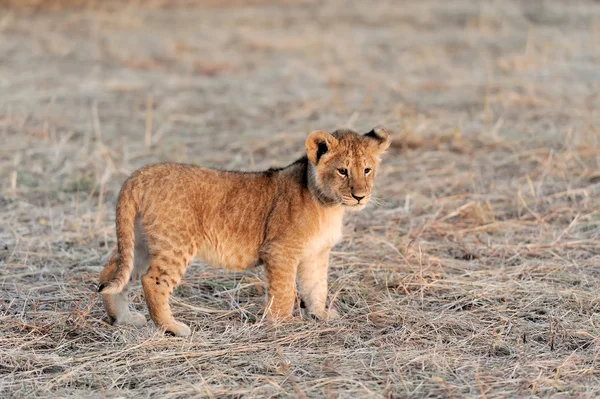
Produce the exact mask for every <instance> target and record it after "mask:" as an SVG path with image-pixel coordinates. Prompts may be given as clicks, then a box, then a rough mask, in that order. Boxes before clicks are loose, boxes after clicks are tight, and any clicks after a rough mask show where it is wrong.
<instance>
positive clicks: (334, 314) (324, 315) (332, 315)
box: [310, 308, 340, 321]
mask: <svg viewBox="0 0 600 399" xmlns="http://www.w3.org/2000/svg"><path fill="white" fill-rule="evenodd" d="M310 315H311V316H312V317H314V318H315V319H317V320H324V321H331V320H338V319H339V318H340V314H339V313H338V311H337V310H335V309H334V308H331V309H330V310H329V311H327V310H321V311H313V312H311V313H310Z"/></svg>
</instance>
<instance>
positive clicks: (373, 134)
mask: <svg viewBox="0 0 600 399" xmlns="http://www.w3.org/2000/svg"><path fill="white" fill-rule="evenodd" d="M364 136H365V137H368V138H370V139H372V143H373V146H374V148H375V149H376V151H377V152H383V151H385V150H387V149H388V147H389V146H390V135H389V134H388V132H387V130H385V128H384V127H383V126H375V127H374V128H373V130H371V131H370V132H368V133H365V134H364Z"/></svg>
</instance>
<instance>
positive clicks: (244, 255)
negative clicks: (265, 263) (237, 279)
mask: <svg viewBox="0 0 600 399" xmlns="http://www.w3.org/2000/svg"><path fill="white" fill-rule="evenodd" d="M196 256H197V257H198V258H199V259H201V260H203V261H204V262H206V263H208V264H210V265H212V266H217V267H222V268H224V269H229V270H244V269H247V268H250V267H254V266H256V265H257V264H258V247H256V248H255V246H254V245H252V244H248V243H243V242H240V241H239V240H237V241H236V240H232V239H226V240H218V241H217V240H214V241H213V240H206V241H204V242H203V243H200V246H199V247H198V250H197V252H196Z"/></svg>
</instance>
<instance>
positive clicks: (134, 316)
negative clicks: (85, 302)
mask: <svg viewBox="0 0 600 399" xmlns="http://www.w3.org/2000/svg"><path fill="white" fill-rule="evenodd" d="M118 262H119V255H118V253H117V250H116V248H115V249H114V250H113V251H112V253H111V254H110V256H109V258H108V262H107V263H106V266H105V267H104V270H102V272H101V273H100V284H104V283H106V282H108V281H110V280H111V279H112V277H113V275H114V274H115V271H116V270H117V265H118ZM130 284H131V283H130ZM130 284H128V285H127V286H126V287H125V289H123V291H121V292H120V293H118V294H114V295H111V294H104V295H102V302H104V308H105V309H106V313H107V314H108V317H109V318H110V319H111V321H112V322H113V324H115V325H125V324H129V325H134V326H142V325H144V324H146V318H145V317H144V315H143V314H141V313H138V312H132V311H131V310H130V309H129V300H128V299H127V296H128V293H129V285H130Z"/></svg>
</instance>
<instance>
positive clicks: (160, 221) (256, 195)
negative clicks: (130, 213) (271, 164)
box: [131, 163, 275, 269]
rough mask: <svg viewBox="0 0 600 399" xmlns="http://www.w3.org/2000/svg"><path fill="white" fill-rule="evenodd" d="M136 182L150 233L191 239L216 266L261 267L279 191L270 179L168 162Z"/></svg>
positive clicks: (145, 171) (148, 169) (141, 172)
mask: <svg viewBox="0 0 600 399" xmlns="http://www.w3.org/2000/svg"><path fill="white" fill-rule="evenodd" d="M131 178H132V179H135V190H136V191H138V196H139V198H140V213H141V215H142V220H143V221H144V228H145V229H146V230H147V231H146V232H147V235H148V233H150V234H149V235H150V236H158V235H163V234H167V235H169V237H167V238H168V239H169V240H170V241H177V240H181V241H187V242H188V243H189V244H188V245H193V246H195V248H196V252H197V256H198V257H199V258H201V259H202V260H204V261H205V262H207V263H210V264H212V265H214V266H220V267H223V268H227V269H245V268H247V267H250V266H253V265H255V264H256V263H257V261H258V249H259V247H260V245H261V244H262V241H263V239H264V235H265V234H264V229H265V225H266V223H265V221H266V218H267V215H268V212H269V209H270V207H271V204H272V200H273V197H274V190H275V187H274V184H273V182H272V179H271V177H270V176H269V175H266V174H261V173H242V172H227V171H220V170H216V169H209V168H203V167H198V166H193V165H185V164H177V163H163V164H155V165H149V166H147V167H144V168H142V169H140V170H139V171H138V172H136V173H134V175H132V177H131ZM183 236H186V237H185V238H184V237H183Z"/></svg>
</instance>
